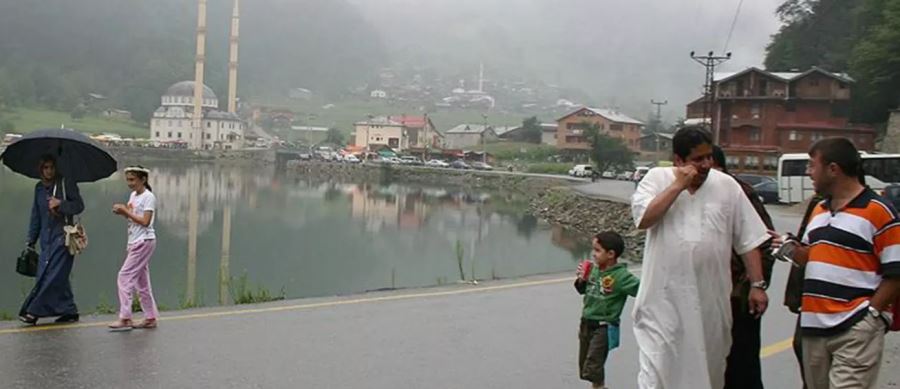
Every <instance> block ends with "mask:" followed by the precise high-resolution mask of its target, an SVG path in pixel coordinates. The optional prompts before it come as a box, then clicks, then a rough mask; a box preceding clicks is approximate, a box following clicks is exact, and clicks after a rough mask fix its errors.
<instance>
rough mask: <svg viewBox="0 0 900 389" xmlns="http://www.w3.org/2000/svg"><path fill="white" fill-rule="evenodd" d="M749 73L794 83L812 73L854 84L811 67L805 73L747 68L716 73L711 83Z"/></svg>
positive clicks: (845, 74)
mask: <svg viewBox="0 0 900 389" xmlns="http://www.w3.org/2000/svg"><path fill="white" fill-rule="evenodd" d="M750 72H758V73H762V74H765V75H768V76H770V77H774V78H777V79H780V80H782V81H785V82H791V81H796V80H799V79H801V78H803V77H806V76H808V75H810V74H813V73H819V74H822V75H824V76H826V77H831V78H834V79H837V80H840V81H843V82H848V83H849V82H855V81H854V80H853V78H851V77H850V76H849V75H848V74H847V73H834V72H829V71H827V70H824V69H822V68H818V67H815V66H813V67H812V68H810V69H809V70H807V71H805V72H769V71H765V70H762V69H760V68H757V67H749V68H747V69H744V70H741V71H739V72H727V73H716V74H715V75H713V81H715V82H724V81H729V80H731V79H734V78H736V77H739V76H742V75H744V74H747V73H750Z"/></svg>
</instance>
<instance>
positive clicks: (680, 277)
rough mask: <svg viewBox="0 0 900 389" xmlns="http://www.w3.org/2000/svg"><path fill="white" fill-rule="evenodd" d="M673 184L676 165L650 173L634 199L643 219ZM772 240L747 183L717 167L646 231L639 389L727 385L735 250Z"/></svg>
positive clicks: (638, 312) (639, 302)
mask: <svg viewBox="0 0 900 389" xmlns="http://www.w3.org/2000/svg"><path fill="white" fill-rule="evenodd" d="M674 181H675V173H674V168H655V169H652V170H650V172H648V173H647V175H646V176H645V177H644V179H643V180H642V181H641V183H640V185H638V188H637V190H636V191H635V193H634V196H633V197H632V206H631V207H632V215H633V217H634V220H635V223H636V224H639V223H640V220H641V218H642V217H643V216H644V212H645V211H646V210H647V207H648V206H649V205H650V202H651V201H653V199H654V198H655V197H656V196H657V195H659V194H660V193H662V192H663V191H664V190H665V189H666V188H668V187H669V185H671V184H672V182H674ZM767 239H768V234H767V233H766V226H765V225H764V224H763V222H762V220H760V218H759V215H757V214H756V211H755V210H754V208H753V205H751V204H750V201H749V200H748V199H747V197H746V196H745V195H744V192H743V190H742V189H741V187H740V185H739V184H738V183H737V182H736V181H735V180H734V179H732V178H731V177H729V176H728V175H726V174H723V173H721V172H719V171H716V170H711V171H710V172H709V175H708V176H707V178H706V181H705V182H704V183H703V185H702V186H701V187H700V189H698V190H697V192H695V193H694V194H693V195H692V194H690V193H689V192H688V191H687V190H685V191H683V192H682V193H681V194H680V195H679V196H678V198H677V199H676V200H675V202H674V203H673V204H672V206H671V208H669V210H668V211H667V212H666V214H665V216H663V218H662V219H661V220H660V221H659V222H658V223H657V224H656V225H655V226H653V227H652V228H650V229H648V230H647V242H646V247H645V250H644V263H643V269H642V273H641V288H640V290H639V291H638V295H637V299H636V300H635V306H634V312H633V313H632V318H633V319H634V334H635V337H636V338H637V343H638V347H639V349H640V354H639V359H640V373H639V374H638V387H639V388H641V389H651V388H653V389H662V388H665V389H722V387H723V386H724V385H725V383H724V381H725V366H726V363H725V359H726V357H727V356H728V352H729V349H730V348H731V305H730V304H731V303H730V299H729V298H730V295H731V265H730V263H731V249H732V248H734V250H735V251H737V253H738V254H745V253H747V252H749V251H751V250H753V249H754V248H756V247H759V245H761V244H762V243H764V242H765V241H766V240H767Z"/></svg>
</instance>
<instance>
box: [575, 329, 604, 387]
mask: <svg viewBox="0 0 900 389" xmlns="http://www.w3.org/2000/svg"><path fill="white" fill-rule="evenodd" d="M608 336H609V334H608V333H607V328H606V324H603V325H601V324H600V323H599V322H597V321H596V320H587V319H581V328H580V329H579V331H578V340H579V347H578V374H579V376H580V377H581V379H583V380H585V381H590V382H591V383H594V384H605V379H606V377H605V374H604V371H603V365H605V364H606V356H607V354H609V345H608V343H607V341H608V339H607V337H608Z"/></svg>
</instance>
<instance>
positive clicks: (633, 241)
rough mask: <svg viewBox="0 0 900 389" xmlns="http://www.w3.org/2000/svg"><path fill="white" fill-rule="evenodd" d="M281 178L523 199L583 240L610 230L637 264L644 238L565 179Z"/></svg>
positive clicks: (379, 174) (320, 170)
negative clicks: (450, 188) (508, 195)
mask: <svg viewBox="0 0 900 389" xmlns="http://www.w3.org/2000/svg"><path fill="white" fill-rule="evenodd" d="M287 174H290V175H295V176H302V177H304V178H306V179H311V180H323V181H325V180H330V181H338V182H372V183H389V182H400V183H415V184H421V185H441V186H454V187H459V188H463V189H469V190H471V189H487V190H495V191H499V192H501V193H503V192H509V191H514V192H515V193H516V194H518V195H522V196H525V197H526V198H527V199H528V203H529V209H528V211H529V212H530V213H531V214H532V215H534V216H535V217H537V218H540V219H543V220H545V221H547V222H549V223H551V224H555V225H560V226H563V227H565V228H567V229H570V230H573V231H576V232H578V233H581V234H584V235H586V236H591V235H594V234H596V233H598V232H601V231H606V230H613V231H616V232H618V233H620V234H622V237H623V238H625V245H626V255H625V257H626V258H627V259H629V260H632V261H637V262H639V261H640V260H641V259H642V258H643V251H644V237H645V234H644V232H642V231H639V230H637V229H636V228H635V227H634V223H633V222H632V218H631V207H630V205H629V204H625V203H621V202H616V201H608V200H601V199H596V198H592V197H588V196H585V195H582V194H579V193H577V192H575V191H573V190H572V189H571V188H570V182H569V181H568V180H566V179H565V178H550V177H539V176H527V175H515V174H498V173H493V172H478V171H471V170H466V171H461V170H447V169H428V168H420V167H407V166H381V165H351V164H336V163H318V162H302V163H293V164H291V165H289V166H288V168H287Z"/></svg>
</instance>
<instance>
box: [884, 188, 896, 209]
mask: <svg viewBox="0 0 900 389" xmlns="http://www.w3.org/2000/svg"><path fill="white" fill-rule="evenodd" d="M881 196H882V197H884V199H885V200H887V201H890V202H891V205H893V206H894V209H900V185H896V184H895V185H888V186H886V187H884V191H883V192H881Z"/></svg>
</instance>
